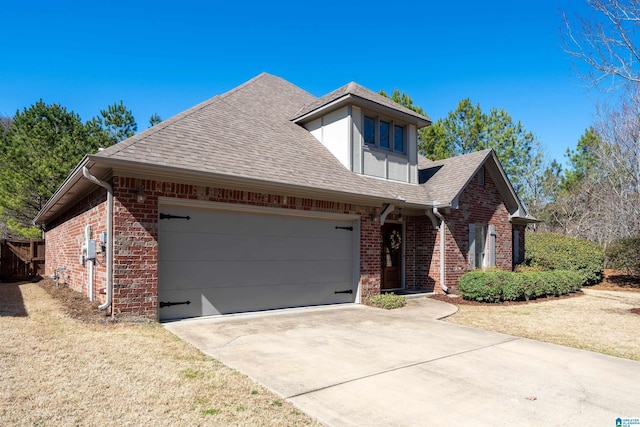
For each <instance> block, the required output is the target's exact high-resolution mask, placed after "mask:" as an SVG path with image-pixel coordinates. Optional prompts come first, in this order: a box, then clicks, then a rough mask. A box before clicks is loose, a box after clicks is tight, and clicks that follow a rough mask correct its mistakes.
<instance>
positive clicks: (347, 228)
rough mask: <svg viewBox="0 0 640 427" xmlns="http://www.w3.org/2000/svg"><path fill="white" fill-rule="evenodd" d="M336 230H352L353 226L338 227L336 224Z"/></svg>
mask: <svg viewBox="0 0 640 427" xmlns="http://www.w3.org/2000/svg"><path fill="white" fill-rule="evenodd" d="M336 230H349V231H353V227H340V226H338V225H336Z"/></svg>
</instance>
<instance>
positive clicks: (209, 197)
mask: <svg viewBox="0 0 640 427" xmlns="http://www.w3.org/2000/svg"><path fill="white" fill-rule="evenodd" d="M113 189H114V265H113V273H114V289H113V310H114V312H115V313H116V314H123V313H126V314H133V315H142V316H145V317H150V318H157V313H158V310H157V304H158V301H157V286H158V268H157V262H158V198H159V197H172V198H183V199H193V200H203V201H211V202H222V203H236V204H246V205H252V206H265V207H275V208H282V209H298V210H307V211H321V212H331V213H343V214H355V215H359V216H360V218H361V222H360V228H361V231H360V233H361V239H360V289H361V293H362V296H365V295H369V294H377V293H379V292H380V269H381V264H380V262H381V261H380V246H381V239H382V237H381V233H380V224H379V222H378V220H377V219H372V218H371V214H372V213H373V212H374V208H371V207H363V206H355V205H351V204H345V203H338V202H331V201H326V200H315V199H310V198H300V197H290V196H285V195H276V194H267V193H256V192H249V191H240V190H229V189H223V188H213V187H203V186H196V185H187V184H178V183H171V182H160V181H153V180H139V179H133V178H125V177H115V178H114V179H113ZM139 189H143V191H144V193H145V195H146V199H145V201H144V202H143V203H139V202H137V200H136V193H137V192H138V190H139ZM74 209H76V210H81V208H80V207H79V206H76V207H74ZM62 226H65V227H66V226H70V225H68V224H66V223H65V224H63V225H62ZM74 267H75V266H74ZM74 274H75V273H74Z"/></svg>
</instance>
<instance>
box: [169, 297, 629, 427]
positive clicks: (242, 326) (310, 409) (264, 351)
mask: <svg viewBox="0 0 640 427" xmlns="http://www.w3.org/2000/svg"><path fill="white" fill-rule="evenodd" d="M455 311H456V308H455V306H453V305H450V304H447V303H443V302H440V301H435V300H431V299H427V298H420V299H412V300H409V304H408V306H407V307H405V308H402V309H399V310H391V311H386V310H381V309H374V308H369V307H365V306H360V305H337V306H330V307H321V308H305V309H292V310H281V311H274V312H265V313H258V314H243V315H237V316H224V317H211V318H207V319H194V320H183V321H179V322H173V323H166V324H165V325H164V326H165V327H166V328H167V329H168V330H169V331H171V332H173V333H174V334H176V335H178V336H179V337H181V338H183V339H184V340H186V341H188V342H190V343H192V344H193V345H195V346H196V347H197V348H199V349H200V350H202V351H203V352H204V353H206V354H208V355H210V356H213V357H215V358H217V359H219V360H220V361H222V362H223V363H225V364H226V365H228V366H230V367H232V368H235V369H237V370H238V371H240V372H242V373H244V374H246V375H248V376H250V377H251V378H253V379H255V380H256V381H258V382H259V383H261V384H263V385H264V386H266V387H267V388H269V389H270V390H272V391H274V392H275V393H277V394H279V395H280V396H282V397H283V398H285V399H287V400H288V401H290V402H292V403H293V404H294V405H296V406H298V407H299V408H300V409H301V410H303V411H304V412H306V413H307V414H309V415H311V416H312V417H314V418H316V419H317V420H318V421H320V422H321V423H323V424H326V425H335V426H363V425H367V426H417V425H425V426H426V425H428V426H440V425H442V426H445V425H446V426H451V425H474V426H481V425H487V426H499V425H510V426H513V425H517V426H527V425H531V426H540V425H546V426H563V425H566V426H576V425H580V426H609V425H611V426H614V425H615V419H616V418H617V417H623V418H624V417H640V401H639V400H638V396H640V363H639V362H634V361H630V360H626V359H619V358H615V357H610V356H604V355H601V354H598V353H592V352H587V351H582V350H576V349H572V348H567V347H562V346H557V345H552V344H546V343H541V342H536V341H531V340H527V339H523V338H517V337H513V336H509V335H504V334H499V333H494V332H488V331H483V330H479V329H473V328H468V327H464V326H459V325H453V324H449V323H445V322H440V321H437V320H436V319H438V318H441V317H443V316H447V315H450V314H452V313H454V312H455Z"/></svg>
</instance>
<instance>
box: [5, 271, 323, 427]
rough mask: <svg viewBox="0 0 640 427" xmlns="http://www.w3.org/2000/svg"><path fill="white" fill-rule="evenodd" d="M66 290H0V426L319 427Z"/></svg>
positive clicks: (179, 346)
mask: <svg viewBox="0 0 640 427" xmlns="http://www.w3.org/2000/svg"><path fill="white" fill-rule="evenodd" d="M41 285H43V286H41ZM45 288H47V289H49V290H51V291H52V292H54V293H55V292H58V293H59V294H64V295H63V296H61V295H58V296H57V297H56V298H52V297H51V296H50V294H48V293H47V291H46V290H45ZM65 290H66V289H63V288H60V289H56V288H55V285H54V284H52V282H50V281H43V282H41V284H37V283H19V284H12V283H0V384H1V385H2V387H1V388H0V425H29V426H40V425H60V426H63V425H64V426H67V425H71V426H77V425H82V426H140V425H145V426H165V425H166V426H169V425H171V426H203V425H249V426H251V425H254V426H264V425H267V426H268V425H278V426H285V425H289V426H302V425H317V423H315V422H314V421H313V420H311V419H310V418H309V417H307V416H306V415H305V414H303V413H301V412H300V411H298V410H297V409H296V408H295V407H293V406H292V405H290V404H289V403H287V402H284V401H282V400H281V399H280V398H279V397H277V396H276V395H274V394H273V393H271V392H269V391H268V390H266V389H264V388H263V387H261V386H259V385H258V384H256V383H255V382H253V381H252V380H251V379H249V378H247V377H246V376H244V375H241V374H240V373H238V372H236V371H234V370H232V369H230V368H228V367H226V366H225V365H223V364H221V363H219V362H218V361H216V360H215V359H212V358H210V357H207V356H205V355H203V354H202V353H200V352H199V351H198V350H196V349H195V348H193V347H191V346H189V345H187V344H186V343H184V342H182V341H180V340H179V339H178V338H176V337H175V336H173V335H172V334H171V333H169V332H168V331H166V330H165V329H164V328H163V327H162V326H161V325H159V324H156V323H149V322H138V323H131V322H108V321H106V318H105V316H104V314H101V313H97V311H96V310H95V309H93V308H92V307H91V306H90V304H88V303H87V302H86V301H84V300H83V299H82V298H81V297H80V300H79V301H74V298H76V297H77V294H75V293H68V292H72V291H68V290H66V291H68V292H67V293H65ZM83 304H84V305H83ZM71 307H74V308H73V310H71V309H70V308H71ZM72 316H73V317H72ZM78 318H79V319H81V320H79V319H78Z"/></svg>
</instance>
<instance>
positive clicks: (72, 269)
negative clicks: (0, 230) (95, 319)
mask: <svg viewBox="0 0 640 427" xmlns="http://www.w3.org/2000/svg"><path fill="white" fill-rule="evenodd" d="M106 200H107V191H106V190H105V189H103V188H99V189H97V190H95V191H94V192H93V193H91V194H89V195H88V196H87V197H85V198H83V199H82V200H80V201H79V202H78V203H76V204H75V205H74V206H72V207H71V208H70V209H69V210H67V211H66V212H64V213H63V214H62V215H61V216H59V217H58V218H56V220H55V222H52V223H50V224H47V230H46V232H45V239H46V240H45V244H46V253H47V257H46V262H45V274H46V275H47V276H50V275H52V274H54V273H55V271H56V269H57V268H65V270H66V271H65V273H64V274H63V275H62V274H61V275H60V276H64V277H60V282H61V283H62V282H63V281H64V282H66V283H67V285H68V286H69V287H70V288H71V289H73V290H75V291H77V292H82V293H83V294H85V295H87V297H88V293H87V290H88V288H87V287H88V284H89V269H90V267H89V263H85V264H84V265H82V264H81V263H80V256H81V255H82V243H83V242H84V240H85V227H86V226H87V225H91V226H92V228H93V233H92V236H91V238H92V239H93V240H98V239H99V235H100V233H101V232H104V231H107V222H106V221H107V216H106V210H107V202H106ZM105 262H106V254H105V253H104V252H100V251H99V252H98V258H97V262H96V263H95V266H94V279H93V296H94V300H95V301H98V302H104V298H105V296H104V294H100V293H99V291H100V289H102V288H104V287H105V286H106V264H105Z"/></svg>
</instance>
